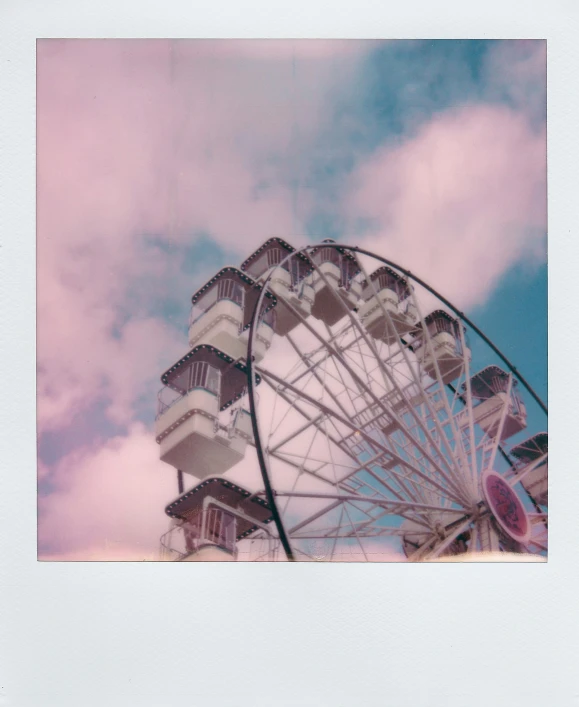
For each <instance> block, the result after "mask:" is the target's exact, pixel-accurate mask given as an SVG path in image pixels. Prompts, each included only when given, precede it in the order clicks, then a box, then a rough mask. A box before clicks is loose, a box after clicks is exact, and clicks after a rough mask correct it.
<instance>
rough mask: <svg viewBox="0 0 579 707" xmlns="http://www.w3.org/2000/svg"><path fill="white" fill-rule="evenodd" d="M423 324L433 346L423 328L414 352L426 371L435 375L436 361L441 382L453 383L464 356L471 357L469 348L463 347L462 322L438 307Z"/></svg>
mask: <svg viewBox="0 0 579 707" xmlns="http://www.w3.org/2000/svg"><path fill="white" fill-rule="evenodd" d="M424 326H425V327H426V332H427V335H428V338H429V339H430V344H431V346H430V345H429V343H428V340H427V336H425V333H424V331H421V328H422V327H420V328H419V329H418V332H417V334H416V339H415V341H414V343H413V345H412V347H413V349H414V352H415V353H416V356H417V358H418V360H419V362H420V363H421V365H422V367H423V369H424V371H425V373H427V374H428V375H429V376H430V377H431V378H436V364H435V361H436V363H437V364H438V369H439V371H440V375H441V377H442V382H443V383H445V384H446V383H451V382H452V381H453V380H455V378H458V376H459V375H460V373H461V370H462V366H463V363H464V357H465V355H466V357H467V358H468V360H469V361H470V359H471V352H470V349H469V348H467V349H466V351H465V352H463V350H462V344H461V338H460V330H459V326H462V325H461V324H460V322H459V321H458V320H457V319H455V318H454V317H452V316H451V315H450V314H448V313H447V312H445V311H444V310H442V309H437V310H435V311H434V312H431V313H430V314H428V315H427V316H426V317H425V318H424ZM463 330H464V328H463ZM431 349H432V350H431Z"/></svg>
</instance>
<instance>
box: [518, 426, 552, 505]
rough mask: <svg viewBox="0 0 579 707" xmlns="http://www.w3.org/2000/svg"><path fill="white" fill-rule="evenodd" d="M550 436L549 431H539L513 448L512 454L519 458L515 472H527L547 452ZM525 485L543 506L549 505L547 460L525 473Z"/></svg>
mask: <svg viewBox="0 0 579 707" xmlns="http://www.w3.org/2000/svg"><path fill="white" fill-rule="evenodd" d="M548 448H549V437H548V434H547V432H539V433H538V434H536V435H533V436H532V437H530V438H529V439H527V440H525V441H524V442H521V443H520V444H517V446H516V447H513V448H512V449H511V454H512V455H513V456H514V457H515V458H516V459H517V465H516V469H515V473H516V474H517V476H520V475H521V474H523V473H525V469H527V468H528V467H529V466H530V465H531V464H532V463H533V462H535V461H536V460H537V459H539V458H540V457H542V456H544V455H545V454H547V452H548ZM521 483H522V485H523V487H524V488H525V490H526V491H527V493H529V494H530V495H531V496H532V497H533V498H534V499H535V501H536V502H537V503H539V504H540V505H541V506H546V505H548V500H549V497H548V486H549V484H548V464H547V460H546V459H545V461H543V462H542V463H541V464H539V465H538V466H536V467H535V468H534V469H531V471H528V472H526V473H525V476H524V477H523V479H522V481H521Z"/></svg>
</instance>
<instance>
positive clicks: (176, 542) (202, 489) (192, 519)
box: [161, 478, 273, 562]
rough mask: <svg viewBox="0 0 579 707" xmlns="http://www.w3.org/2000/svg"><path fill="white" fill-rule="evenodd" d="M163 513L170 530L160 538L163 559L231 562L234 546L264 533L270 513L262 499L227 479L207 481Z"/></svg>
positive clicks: (188, 492)
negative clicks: (170, 524)
mask: <svg viewBox="0 0 579 707" xmlns="http://www.w3.org/2000/svg"><path fill="white" fill-rule="evenodd" d="M165 513H166V514H167V515H168V516H169V517H170V518H172V519H173V527H172V529H171V530H169V532H168V533H166V534H165V535H164V536H163V537H162V538H161V547H162V548H163V551H164V554H165V556H166V557H167V559H176V560H177V561H181V562H198V561H207V560H209V561H211V560H214V561H223V560H225V561H227V560H234V559H235V557H236V554H237V543H238V542H239V541H240V540H243V539H244V538H246V537H248V536H249V535H251V534H252V533H253V532H255V531H256V530H258V529H262V530H265V531H266V532H267V526H268V525H269V523H271V522H272V521H273V515H272V512H271V510H270V508H269V506H268V504H267V503H266V501H264V500H263V499H262V498H260V497H259V496H256V495H255V494H251V493H250V492H249V491H248V490H247V489H244V488H242V487H241V486H238V485H237V484H234V483H232V482H230V481H228V480H227V479H222V478H208V479H205V481H202V482H201V483H200V484H197V486H195V487H194V488H192V489H190V490H189V491H187V492H186V493H183V494H181V495H180V496H179V497H178V498H177V499H176V500H175V501H172V502H171V503H169V505H168V506H167V507H166V508H165Z"/></svg>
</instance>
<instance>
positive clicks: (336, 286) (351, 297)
mask: <svg viewBox="0 0 579 707" xmlns="http://www.w3.org/2000/svg"><path fill="white" fill-rule="evenodd" d="M334 242H335V241H333V240H332V239H327V240H325V241H322V245H321V246H320V247H319V248H314V249H313V250H312V251H311V253H310V258H311V260H312V262H313V263H314V264H315V269H314V271H313V272H312V274H311V275H310V276H309V278H308V281H309V283H310V285H311V286H312V288H313V291H314V295H315V300H314V305H313V307H312V315H313V316H314V317H315V318H316V319H320V320H321V321H323V322H325V323H326V324H327V325H328V326H332V325H333V324H336V322H338V321H339V320H340V319H342V317H344V316H345V314H346V308H347V309H349V310H352V309H354V308H355V307H357V306H358V303H359V301H360V298H361V296H362V285H361V283H360V282H358V280H356V279H355V277H356V275H358V274H359V273H360V266H359V265H358V261H357V260H356V258H355V257H354V256H353V255H351V254H350V253H348V252H346V251H345V250H344V249H343V248H334V247H331V246H324V243H334ZM344 305H345V306H344Z"/></svg>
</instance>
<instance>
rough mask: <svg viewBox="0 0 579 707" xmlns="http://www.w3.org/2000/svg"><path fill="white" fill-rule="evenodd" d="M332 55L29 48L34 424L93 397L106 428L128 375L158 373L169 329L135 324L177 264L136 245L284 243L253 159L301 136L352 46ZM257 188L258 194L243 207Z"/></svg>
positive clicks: (276, 208) (120, 411)
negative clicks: (143, 288) (129, 315)
mask: <svg viewBox="0 0 579 707" xmlns="http://www.w3.org/2000/svg"><path fill="white" fill-rule="evenodd" d="M343 44H344V46H342V44H340V43H336V44H334V43H331V42H330V43H328V42H324V43H321V44H318V43H317V42H313V43H305V44H304V43H300V42H297V43H292V48H291V50H290V45H289V44H286V43H284V42H273V43H269V42H234V43H230V42H213V41H209V42H206V41H203V42H181V41H178V42H175V43H171V42H170V41H164V40H159V41H156V40H151V41H144V40H140V41H110V40H108V41H107V40H104V41H100V40H99V41H97V40H95V41H74V40H73V41H71V40H64V41H53V40H45V41H41V42H40V43H39V46H38V160H37V162H38V264H39V267H38V322H39V327H38V363H39V420H40V424H41V428H42V429H44V428H57V427H59V426H62V425H65V424H68V423H69V422H70V420H71V419H72V417H73V416H74V415H75V414H76V413H77V412H78V411H79V410H80V409H82V408H83V407H85V406H87V405H89V404H90V403H91V401H92V400H94V399H95V398H97V397H100V396H103V395H104V396H105V397H111V398H112V397H114V398H115V400H116V402H115V405H114V406H112V407H111V408H110V410H109V412H110V413H111V415H112V416H113V417H114V419H115V420H117V421H123V422H126V421H128V420H129V419H130V403H131V399H132V398H135V397H136V396H137V395H138V394H139V393H140V392H142V388H143V386H142V383H143V380H142V378H140V375H141V374H143V375H144V374H145V371H154V370H157V372H160V371H161V370H162V368H164V367H165V365H166V364H168V363H169V362H170V360H171V357H172V358H174V357H175V356H177V355H178V353H180V351H177V346H178V344H177V334H176V333H175V332H173V331H171V330H170V328H169V327H168V326H167V324H166V323H164V322H161V321H152V320H151V319H150V318H149V317H148V316H147V307H148V306H149V305H150V304H151V303H152V302H154V301H155V298H157V299H159V298H162V297H163V296H166V295H167V294H168V293H169V292H170V288H171V286H173V287H174V286H175V278H174V275H175V268H176V265H177V264H176V263H175V262H174V261H171V259H169V258H168V257H167V255H166V254H165V253H163V252H162V251H160V250H154V251H153V250H152V249H151V248H150V247H149V248H148V247H147V244H146V241H145V240H144V237H145V236H146V235H148V234H162V235H163V236H165V237H166V238H168V239H169V241H170V242H172V243H175V244H177V243H187V244H190V243H191V241H192V234H193V233H195V232H199V231H207V232H210V233H211V234H212V235H213V236H214V238H215V239H216V240H217V241H218V242H219V243H221V244H224V245H227V246H228V247H229V248H234V249H239V251H240V258H241V254H242V253H243V254H246V253H247V252H248V250H250V249H251V248H252V247H253V246H256V245H257V244H259V243H260V242H261V241H263V240H264V239H265V238H267V237H270V236H271V235H275V234H284V235H286V234H288V233H291V232H292V230H293V215H292V206H291V195H290V194H289V192H288V191H287V190H285V189H281V188H279V187H276V186H275V183H274V182H275V179H274V176H275V175H272V174H268V173H267V170H265V171H264V170H263V169H262V168H261V167H259V166H258V165H259V163H260V162H259V160H260V159H261V156H263V155H265V154H268V153H269V151H271V150H276V151H278V152H280V151H281V153H282V154H283V153H284V150H286V151H287V150H289V149H290V148H291V145H290V138H291V135H292V125H293V122H294V121H295V120H296V119H297V120H298V122H299V123H300V125H301V126H302V128H303V129H304V130H306V131H310V130H313V129H314V128H315V124H316V121H317V119H318V113H319V110H320V106H321V105H322V103H323V101H324V95H325V91H324V87H327V86H329V85H330V84H331V83H332V81H336V80H337V78H338V75H337V74H336V67H337V66H338V65H339V61H340V57H342V56H344V57H345V56H348V57H350V54H351V50H352V49H353V48H354V45H356V46H357V47H358V50H359V46H360V45H359V43H349V42H346V43H343ZM294 52H295V55H296V56H297V57H298V59H299V61H298V71H299V72H300V91H299V92H298V94H296V93H295V91H294V92H293V93H292V91H293V88H292V87H293V81H294V78H293V73H292V71H293V69H292V61H291V56H293V54H294ZM290 55H291V56H290ZM243 57H246V58H245V59H244V58H243ZM248 57H249V58H248ZM272 57H278V59H279V61H273V62H272V61H271V59H272ZM264 58H265V59H268V60H267V61H261V59H264ZM336 62H338V63H337V64H336ZM351 65H352V61H351V58H349V59H348V66H351ZM351 70H353V69H351ZM291 106H294V107H295V108H296V110H297V114H294V113H292V111H291V110H290V107H291ZM296 116H297V117H296ZM249 136H252V137H251V138H250V137H249ZM256 160H257V161H256ZM260 170H261V172H260ZM264 177H265V178H267V179H268V180H269V182H270V186H269V187H268V188H267V189H266V190H265V191H262V193H260V195H259V196H257V195H256V193H255V185H256V183H257V181H258V180H259V179H262V178H264ZM208 274H209V273H208ZM136 277H139V278H141V279H142V278H147V279H148V281H149V284H150V286H149V288H148V292H147V293H146V297H145V299H144V301H143V302H142V303H141V310H142V311H140V312H134V313H133V314H134V321H131V323H130V324H129V325H127V328H126V330H124V331H122V332H121V336H120V338H119V339H114V338H113V331H114V330H115V328H118V327H119V326H121V325H122V320H121V317H120V309H119V307H120V306H121V305H122V304H123V303H124V302H125V301H126V300H127V298H128V296H129V295H130V294H131V284H132V282H133V278H136ZM183 294H184V298H186V297H187V296H188V295H189V294H190V293H183ZM181 345H182V347H183V348H185V347H186V342H185V341H184V340H183V341H182V344H181ZM160 360H162V361H163V362H162V364H161V365H159V361H160ZM127 367H128V369H127ZM123 368H124V369H125V370H124V371H123Z"/></svg>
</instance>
